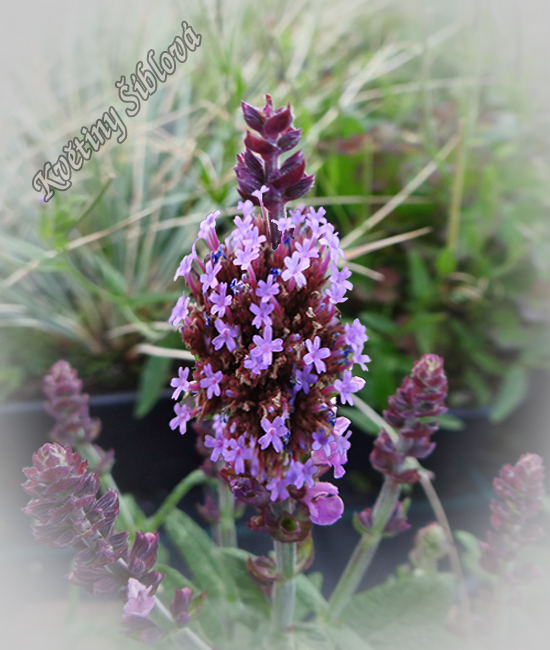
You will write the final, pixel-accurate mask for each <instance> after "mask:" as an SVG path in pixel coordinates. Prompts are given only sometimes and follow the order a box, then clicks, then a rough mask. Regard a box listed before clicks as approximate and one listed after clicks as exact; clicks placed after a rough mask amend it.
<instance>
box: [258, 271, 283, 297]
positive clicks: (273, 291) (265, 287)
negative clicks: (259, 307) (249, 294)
mask: <svg viewBox="0 0 550 650" xmlns="http://www.w3.org/2000/svg"><path fill="white" fill-rule="evenodd" d="M278 293H279V283H278V282H277V281H276V280H275V278H274V276H273V275H271V274H269V275H268V276H267V282H264V281H263V280H259V281H258V288H257V289H256V295H257V296H258V298H261V299H262V302H269V300H270V298H273V297H275V296H276V295H277V294H278Z"/></svg>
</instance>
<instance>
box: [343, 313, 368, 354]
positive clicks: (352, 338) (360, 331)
mask: <svg viewBox="0 0 550 650" xmlns="http://www.w3.org/2000/svg"><path fill="white" fill-rule="evenodd" d="M344 329H345V331H346V338H345V340H346V343H348V344H349V345H351V347H352V348H354V349H359V350H362V349H363V345H364V344H365V343H366V342H367V341H368V340H369V337H368V336H367V328H366V327H365V326H364V325H361V323H360V322H359V319H358V318H356V319H355V320H354V321H353V324H352V325H350V324H349V323H346V324H345V325H344Z"/></svg>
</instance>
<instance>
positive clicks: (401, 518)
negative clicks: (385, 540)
mask: <svg viewBox="0 0 550 650" xmlns="http://www.w3.org/2000/svg"><path fill="white" fill-rule="evenodd" d="M410 527H411V526H410V524H409V523H408V522H407V515H406V514H405V509H404V508H403V503H402V502H401V501H397V502H396V504H395V506H394V507H393V510H392V513H391V515H390V518H389V519H388V523H387V524H386V526H385V528H384V534H385V535H388V536H392V535H397V534H398V533H402V532H404V531H405V530H407V529H408V528H410Z"/></svg>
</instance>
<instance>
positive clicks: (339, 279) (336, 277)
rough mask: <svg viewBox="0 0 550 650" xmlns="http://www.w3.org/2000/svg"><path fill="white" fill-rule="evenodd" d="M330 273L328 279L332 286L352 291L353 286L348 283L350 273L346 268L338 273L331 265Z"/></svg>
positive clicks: (335, 267)
mask: <svg viewBox="0 0 550 650" xmlns="http://www.w3.org/2000/svg"><path fill="white" fill-rule="evenodd" d="M330 271H331V273H332V275H331V277H330V278H329V279H330V281H331V282H332V284H333V285H336V286H338V287H342V288H343V289H344V290H345V291H348V290H350V289H353V284H352V283H351V282H349V281H348V278H349V277H351V271H350V270H349V269H348V267H347V266H344V268H343V269H342V270H341V271H339V270H338V267H337V266H336V264H332V265H331V267H330ZM355 320H357V319H355Z"/></svg>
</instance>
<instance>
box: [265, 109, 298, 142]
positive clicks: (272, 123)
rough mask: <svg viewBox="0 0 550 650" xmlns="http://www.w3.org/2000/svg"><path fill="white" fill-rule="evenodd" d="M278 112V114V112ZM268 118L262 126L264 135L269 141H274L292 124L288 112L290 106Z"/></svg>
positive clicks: (290, 115)
mask: <svg viewBox="0 0 550 650" xmlns="http://www.w3.org/2000/svg"><path fill="white" fill-rule="evenodd" d="M279 111H280V112H279ZM279 111H277V112H276V113H275V115H273V116H272V117H270V118H269V119H268V120H267V121H266V123H265V125H264V135H265V137H266V138H269V139H270V140H276V139H277V138H278V137H279V135H280V134H281V133H283V131H286V130H287V129H288V127H289V126H290V125H291V124H292V113H291V112H290V104H288V106H287V107H286V108H284V109H282V110H281V109H279Z"/></svg>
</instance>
